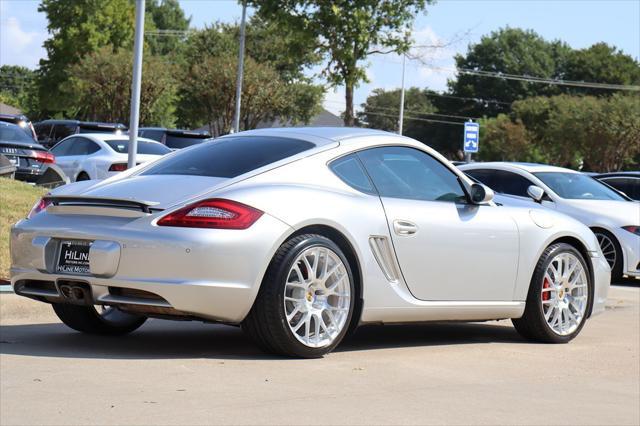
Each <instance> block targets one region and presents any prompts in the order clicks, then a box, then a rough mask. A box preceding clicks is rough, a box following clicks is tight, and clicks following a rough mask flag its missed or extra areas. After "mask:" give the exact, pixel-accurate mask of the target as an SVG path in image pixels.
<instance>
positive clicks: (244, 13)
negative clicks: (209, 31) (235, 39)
mask: <svg viewBox="0 0 640 426" xmlns="http://www.w3.org/2000/svg"><path fill="white" fill-rule="evenodd" d="M246 20H247V2H246V1H243V2H242V20H241V21H240V51H239V52H238V76H237V78H236V111H235V117H234V120H233V131H234V133H238V132H239V131H240V98H241V96H242V73H243V72H244V28H245V26H246Z"/></svg>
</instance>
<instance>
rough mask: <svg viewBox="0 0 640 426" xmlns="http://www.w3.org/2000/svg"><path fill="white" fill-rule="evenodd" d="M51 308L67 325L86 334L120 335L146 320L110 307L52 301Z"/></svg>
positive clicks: (132, 329) (137, 326)
mask: <svg viewBox="0 0 640 426" xmlns="http://www.w3.org/2000/svg"><path fill="white" fill-rule="evenodd" d="M52 306H53V310H54V312H55V313H56V315H57V316H58V318H60V321H62V322H63V323H64V324H65V325H66V326H67V327H70V328H72V329H74V330H76V331H80V332H83V333H87V334H100V335H111V336H113V335H122V334H127V333H131V332H132V331H134V330H136V329H137V328H139V327H140V326H141V325H142V324H144V322H145V321H146V320H147V318H146V317H141V316H137V315H132V314H128V313H126V312H122V311H120V310H119V309H116V308H112V307H102V308H99V309H100V311H98V309H96V307H94V306H79V305H70V304H66V303H54V304H53V305H52Z"/></svg>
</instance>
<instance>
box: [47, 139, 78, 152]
mask: <svg viewBox="0 0 640 426" xmlns="http://www.w3.org/2000/svg"><path fill="white" fill-rule="evenodd" d="M74 139H76V138H70V139H67V140H64V141H62V142H60V143H58V144H57V145H56V146H54V147H53V148H51V153H52V154H53V155H55V156H56V157H65V156H67V155H72V154H69V151H70V150H71V147H72V146H73V142H74Z"/></svg>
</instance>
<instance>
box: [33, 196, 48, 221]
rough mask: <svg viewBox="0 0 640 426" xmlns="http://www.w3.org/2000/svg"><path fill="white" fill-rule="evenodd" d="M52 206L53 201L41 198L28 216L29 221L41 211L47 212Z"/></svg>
mask: <svg viewBox="0 0 640 426" xmlns="http://www.w3.org/2000/svg"><path fill="white" fill-rule="evenodd" d="M50 205H51V201H50V200H48V199H46V198H41V199H40V201H38V202H37V203H36V204H35V205H34V206H33V207H32V208H31V211H30V212H29V214H28V215H27V219H31V218H32V217H34V216H35V215H37V214H38V213H40V212H41V211H43V210H45V209H46V208H47V207H49V206H50Z"/></svg>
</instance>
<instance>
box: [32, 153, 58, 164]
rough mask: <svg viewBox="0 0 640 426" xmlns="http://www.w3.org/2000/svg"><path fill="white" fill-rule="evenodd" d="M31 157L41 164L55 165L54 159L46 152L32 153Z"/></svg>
mask: <svg viewBox="0 0 640 426" xmlns="http://www.w3.org/2000/svg"><path fill="white" fill-rule="evenodd" d="M33 156H34V157H35V159H36V161H40V162H42V163H55V162H56V157H55V156H54V155H53V154H52V153H50V152H47V151H33Z"/></svg>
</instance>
